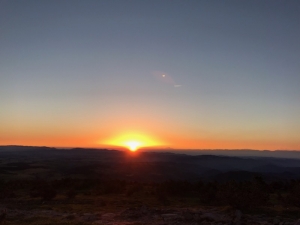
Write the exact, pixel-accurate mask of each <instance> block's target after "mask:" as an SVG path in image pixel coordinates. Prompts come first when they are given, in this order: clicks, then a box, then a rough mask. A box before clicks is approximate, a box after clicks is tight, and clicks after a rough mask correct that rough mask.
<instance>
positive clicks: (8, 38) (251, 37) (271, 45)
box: [0, 0, 300, 150]
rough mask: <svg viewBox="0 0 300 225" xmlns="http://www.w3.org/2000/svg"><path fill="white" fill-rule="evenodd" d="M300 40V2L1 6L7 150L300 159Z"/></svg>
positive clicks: (1, 93) (2, 127)
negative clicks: (162, 150) (220, 152)
mask: <svg viewBox="0 0 300 225" xmlns="http://www.w3.org/2000/svg"><path fill="white" fill-rule="evenodd" d="M299 40H300V1H298V0H294V1H293V0H287V1H282V0H280V1H279V0H265V1H261V0H252V1H248V0H244V1H242V0H236V1H234V0H230V1H217V0H206V1H201V0H194V1H192V0H191V1H188V0H184V1H183V0H182V1H178V0H172V1H171V0H164V1H162V0H157V1H156V0H143V1H140V0H126V1H125V0H119V1H116V0H105V1H104V0H103V1H100V0H99V1H98V0H95V1H91V0H90V1H89V0H85V1H83V0H82V1H77V0H63V1H61V0H51V1H40V0H26V1H22V0H0V145H7V144H22V145H48V146H70V147H71V146H82V147H97V146H99V147H100V146H103V145H106V144H114V143H112V142H113V141H111V140H115V139H118V138H119V139H120V138H121V137H120V135H121V136H122V135H123V136H124V135H125V136H126V135H127V136H130V135H133V136H135V135H138V136H139V137H138V138H140V137H141V136H143V138H144V139H147V140H146V142H147V141H148V142H147V143H150V142H151V141H149V140H152V142H153V143H152V144H153V145H162V146H166V147H172V148H189V149H197V148H198V149H200V148H220V149H222V148H252V149H271V150H272V149H293V150H300V41H299ZM123 136H122V137H123ZM108 142H109V143H108ZM116 144H118V143H116Z"/></svg>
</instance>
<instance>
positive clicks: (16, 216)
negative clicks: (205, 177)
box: [0, 206, 300, 225]
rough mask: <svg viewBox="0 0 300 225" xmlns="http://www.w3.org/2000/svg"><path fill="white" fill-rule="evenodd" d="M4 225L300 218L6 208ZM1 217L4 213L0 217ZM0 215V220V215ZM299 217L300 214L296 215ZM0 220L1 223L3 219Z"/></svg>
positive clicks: (197, 224)
mask: <svg viewBox="0 0 300 225" xmlns="http://www.w3.org/2000/svg"><path fill="white" fill-rule="evenodd" d="M3 212H5V219H3V221H4V220H5V223H6V224H8V225H9V224H42V225H44V224H78V225H79V224H80V225H85V224H100V225H148V224H149V225H150V224H153V225H169V224H170V225H173V224H182V225H188V224H189V225H256V224H257V225H300V219H298V220H297V219H296V220H295V219H286V218H281V217H272V216H267V215H249V214H244V213H242V212H241V211H240V210H233V209H229V208H227V209H226V208H225V209H224V208H210V209H199V208H198V209H196V208H167V209H162V208H151V207H147V206H142V207H133V208H126V209H124V210H121V211H118V212H104V211H101V212H93V213H72V212H63V213H62V212H58V211H54V210H30V211H29V210H28V211H26V210H18V209H6V210H4V211H2V214H3ZM2 217H3V216H2ZM2 217H1V215H0V219H1V218H2ZM299 218H300V215H299ZM3 221H0V222H3Z"/></svg>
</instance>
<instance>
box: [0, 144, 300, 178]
mask: <svg viewBox="0 0 300 225" xmlns="http://www.w3.org/2000/svg"><path fill="white" fill-rule="evenodd" d="M12 175H13V176H14V177H26V178H34V177H45V176H47V177H50V178H53V179H56V178H57V177H84V178H99V177H104V178H105V177H110V178H112V177H113V178H115V179H126V180H133V181H134V180H136V181H151V182H152V181H163V180H169V179H173V180H198V179H204V180H218V181H225V180H231V179H234V180H247V179H250V178H251V177H254V176H258V175H259V176H262V177H264V178H266V179H269V180H276V179H282V180H284V179H300V159H298V158H295V159H292V158H274V157H257V156H255V157H254V156H252V157H250V156H243V157H241V156H239V157H237V156H225V155H187V154H182V153H181V154H176V153H170V152H150V151H149V152H136V153H131V152H126V151H118V150H107V149H84V148H73V149H68V150H65V149H59V148H50V147H30V146H0V176H1V177H2V178H8V176H12Z"/></svg>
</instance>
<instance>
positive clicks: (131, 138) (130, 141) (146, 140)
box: [105, 133, 162, 152]
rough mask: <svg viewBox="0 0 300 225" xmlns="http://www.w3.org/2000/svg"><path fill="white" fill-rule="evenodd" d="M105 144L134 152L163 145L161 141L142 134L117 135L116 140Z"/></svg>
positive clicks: (113, 139)
mask: <svg viewBox="0 0 300 225" xmlns="http://www.w3.org/2000/svg"><path fill="white" fill-rule="evenodd" d="M105 144H108V145H113V146H122V147H125V148H127V149H129V150H130V151H133V152H134V151H136V150H138V149H139V148H143V147H151V146H159V145H162V143H161V142H160V141H157V140H155V139H154V138H151V137H150V136H148V135H145V134H141V133H125V134H124V133H123V134H121V135H116V136H115V137H114V138H111V139H109V140H107V141H105Z"/></svg>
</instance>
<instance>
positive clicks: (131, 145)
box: [125, 141, 141, 152]
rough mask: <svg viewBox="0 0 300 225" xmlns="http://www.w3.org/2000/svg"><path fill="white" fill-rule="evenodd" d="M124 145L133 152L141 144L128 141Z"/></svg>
mask: <svg viewBox="0 0 300 225" xmlns="http://www.w3.org/2000/svg"><path fill="white" fill-rule="evenodd" d="M125 145H126V146H127V147H128V148H129V150H130V151H132V152H135V151H136V150H137V149H138V148H139V147H140V146H141V143H140V142H139V141H128V142H126V143H125Z"/></svg>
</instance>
